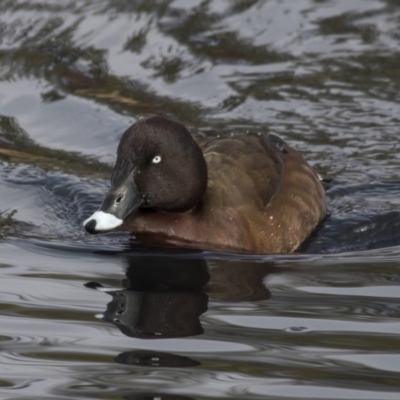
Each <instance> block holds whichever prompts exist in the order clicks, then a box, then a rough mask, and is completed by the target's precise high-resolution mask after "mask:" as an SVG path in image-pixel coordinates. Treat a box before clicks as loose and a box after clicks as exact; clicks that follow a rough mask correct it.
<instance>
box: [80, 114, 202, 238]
mask: <svg viewBox="0 0 400 400" xmlns="http://www.w3.org/2000/svg"><path fill="white" fill-rule="evenodd" d="M206 187H207V166H206V162H205V159H204V156H203V153H202V151H201V149H200V148H199V146H198V145H197V143H196V142H195V141H194V139H193V137H192V136H191V134H190V133H189V131H188V130H187V129H186V128H185V127H184V126H183V125H182V124H180V123H178V122H175V121H171V120H169V119H167V118H163V117H158V116H155V117H150V118H145V119H142V120H140V121H138V122H136V123H135V124H133V125H132V126H131V127H130V128H129V129H128V130H127V131H126V132H125V133H124V134H123V135H122V138H121V141H120V143H119V146H118V151H117V161H116V164H115V167H114V171H113V173H112V176H111V188H110V190H109V192H108V193H107V195H106V196H105V199H104V201H103V204H102V205H101V207H100V210H99V211H96V212H95V213H94V214H93V215H92V216H91V217H89V218H88V219H87V220H86V221H84V223H83V226H84V227H85V229H86V230H87V231H88V232H89V233H97V232H100V231H108V230H110V229H114V228H116V227H118V226H119V225H121V224H122V223H123V220H124V218H125V217H127V216H128V215H129V214H130V213H132V212H134V211H135V210H136V209H138V208H148V209H153V210H155V211H167V212H185V211H188V210H190V209H191V208H193V207H194V206H195V205H196V204H198V203H199V202H200V201H201V199H202V197H203V195H204V193H205V190H206Z"/></svg>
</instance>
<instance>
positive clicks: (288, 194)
mask: <svg viewBox="0 0 400 400" xmlns="http://www.w3.org/2000/svg"><path fill="white" fill-rule="evenodd" d="M203 153H204V157H205V159H206V162H207V167H208V188H207V193H206V196H205V198H204V200H203V202H202V206H201V207H202V211H201V213H200V218H201V219H202V221H206V225H207V227H204V228H203V232H204V233H205V234H204V236H203V235H198V238H200V236H202V239H201V240H207V236H208V237H210V235H209V234H210V232H213V233H212V234H211V236H212V240H213V243H214V244H215V245H220V247H221V248H223V247H225V248H232V249H235V248H236V249H237V250H238V251H249V252H254V253H287V252H293V251H294V250H296V249H297V248H298V247H299V246H300V244H301V243H302V242H303V241H304V240H305V239H306V238H307V237H308V236H309V235H310V234H311V232H312V231H313V230H314V229H315V227H316V226H317V225H318V223H319V222H320V221H321V220H322V218H323V217H324V216H325V214H326V200H325V193H324V189H323V188H322V185H321V184H320V182H319V179H318V177H317V175H316V174H315V173H314V171H313V170H312V169H311V168H310V166H309V165H308V164H307V162H306V161H305V160H304V158H303V157H302V156H301V154H300V153H298V152H297V151H296V150H294V149H292V148H290V147H289V146H288V145H287V144H286V143H285V142H283V141H282V140H281V139H279V138H278V137H277V136H275V135H268V134H253V133H248V134H245V135H239V134H238V135H232V136H231V137H228V138H225V139H220V140H214V141H211V142H210V143H208V144H203ZM207 241H208V240H207Z"/></svg>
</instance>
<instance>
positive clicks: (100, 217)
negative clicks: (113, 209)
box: [83, 211, 123, 231]
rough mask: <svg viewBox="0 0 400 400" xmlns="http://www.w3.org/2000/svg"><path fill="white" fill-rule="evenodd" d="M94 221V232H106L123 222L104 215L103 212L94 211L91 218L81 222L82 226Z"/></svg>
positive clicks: (106, 214) (107, 214)
mask: <svg viewBox="0 0 400 400" xmlns="http://www.w3.org/2000/svg"><path fill="white" fill-rule="evenodd" d="M92 220H94V221H96V226H95V228H94V230H96V231H108V230H110V229H114V228H116V227H117V226H120V225H121V224H122V222H123V220H122V219H119V218H117V217H116V216H115V215H112V214H109V213H105V212H103V211H96V212H95V213H94V214H93V215H92V216H91V217H89V218H88V219H87V220H85V221H84V222H83V226H86V224H87V223H88V222H90V221H92Z"/></svg>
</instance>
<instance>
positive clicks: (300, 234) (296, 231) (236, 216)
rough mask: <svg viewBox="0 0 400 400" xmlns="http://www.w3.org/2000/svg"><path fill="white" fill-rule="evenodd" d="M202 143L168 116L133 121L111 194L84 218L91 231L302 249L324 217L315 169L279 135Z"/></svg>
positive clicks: (235, 247)
mask: <svg viewBox="0 0 400 400" xmlns="http://www.w3.org/2000/svg"><path fill="white" fill-rule="evenodd" d="M203 142H204V143H202V144H201V147H200V146H199V145H198V144H197V143H196V142H195V141H194V139H193V138H192V136H191V135H190V133H189V131H188V130H187V129H186V128H185V127H184V126H183V125H181V124H179V123H177V122H174V121H171V120H168V119H166V118H162V117H150V118H147V119H143V120H141V121H139V122H137V123H135V124H134V125H133V126H131V127H130V128H129V129H128V130H127V131H126V132H125V133H124V135H123V136H122V139H121V143H120V145H119V147H118V158H117V162H116V165H115V168H114V172H113V174H112V177H111V189H110V192H109V193H108V194H107V196H106V198H105V200H104V202H103V205H102V206H101V209H100V211H97V212H95V213H94V214H93V215H92V216H91V217H90V218H88V219H87V220H86V221H85V222H84V225H85V228H86V230H87V231H88V232H91V233H95V232H99V231H106V230H111V229H117V230H126V231H130V232H133V233H135V234H140V233H147V234H151V235H152V236H153V239H156V240H159V241H167V242H171V243H181V244H182V243H187V244H189V245H191V246H195V247H198V248H203V249H204V248H208V249H225V250H230V251H237V252H251V253H278V252H292V251H294V250H296V249H297V248H298V247H299V246H300V244H301V243H302V242H303V241H304V240H305V239H306V238H307V237H308V236H309V235H310V233H311V232H312V231H313V230H314V228H315V227H316V226H317V224H318V223H319V222H320V221H321V219H322V218H323V217H324V216H325V213H326V201H325V194H324V190H323V188H322V186H321V184H320V182H319V180H318V178H317V176H316V174H315V173H314V172H313V171H312V169H311V168H310V167H309V165H308V164H307V162H306V161H305V160H304V159H303V157H302V156H301V155H300V154H299V153H298V152H297V151H295V150H293V149H292V148H291V147H289V146H288V145H287V144H286V143H285V142H283V141H282V140H281V139H279V138H278V137H276V136H274V135H268V134H261V133H246V134H232V135H231V136H230V137H227V138H214V139H213V140H208V141H207V140H204V141H203Z"/></svg>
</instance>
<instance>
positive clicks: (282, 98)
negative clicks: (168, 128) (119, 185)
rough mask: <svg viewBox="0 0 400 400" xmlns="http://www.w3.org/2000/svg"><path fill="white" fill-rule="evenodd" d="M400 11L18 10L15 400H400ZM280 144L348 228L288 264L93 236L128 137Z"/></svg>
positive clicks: (12, 148) (4, 120) (366, 6)
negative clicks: (154, 120) (168, 135)
mask: <svg viewBox="0 0 400 400" xmlns="http://www.w3.org/2000/svg"><path fill="white" fill-rule="evenodd" d="M399 29H400V4H399V3H398V2H397V1H393V0H352V1H346V0H318V1H317V0H314V1H313V0H296V1H292V0H279V1H275V0H264V1H261V0H234V1H228V0H215V1H188V0H185V1H182V0H175V1H173V0H164V1H162V0H152V1H131V2H126V1H115V0H113V1H110V0H109V1H106V0H101V1H99V0H96V1H94V0H78V1H68V0H66V1H63V2H60V1H56V0H53V1H40V0H35V1H26V0H25V1H23V0H13V1H11V0H10V1H0V271H1V279H0V321H1V324H0V325H1V328H0V343H1V344H0V371H1V373H0V395H1V397H2V398H4V399H64V398H65V399H67V398H75V399H131V400H132V399H135V400H139V399H140V400H144V399H146V400H147V399H153V400H155V399H161V400H180V399H182V400H183V399H192V400H193V399H195V400H197V399H199V400H200V399H217V398H224V399H277V398H278V399H363V400H365V399H374V400H376V399H394V400H397V399H399V398H400V295H399V293H400V290H399V289H400V263H399V256H400V230H399V226H400V179H399V173H398V171H399V166H400V165H399V164H400V158H399V155H398V153H399V151H398V150H399V147H400V145H399V140H398V137H399V135H398V127H399V115H400V94H399V93H400V72H399V62H400V36H399ZM154 113H159V114H162V115H165V116H168V117H171V118H174V119H177V120H180V121H181V122H182V123H184V124H185V125H187V126H188V127H189V128H190V129H191V130H193V131H197V130H201V131H207V130H219V131H220V132H221V134H226V133H228V132H230V131H231V130H240V129H243V130H246V129H252V130H264V131H269V132H272V133H275V134H278V135H279V136H280V137H282V138H283V139H284V140H286V141H287V142H288V143H290V144H291V145H292V146H294V147H296V148H298V149H299V150H301V151H302V153H303V154H304V155H305V157H306V158H307V160H309V162H310V163H311V164H312V166H313V167H314V168H315V169H316V170H317V172H318V173H320V174H321V175H322V176H324V177H325V178H326V190H327V197H328V202H329V216H328V218H327V219H326V221H324V223H323V224H322V226H321V227H320V229H319V230H318V231H317V232H316V233H315V234H314V235H313V236H312V237H311V238H310V240H309V241H308V242H307V243H306V244H305V245H304V246H303V248H302V249H301V252H299V253H298V254H294V255H286V256H283V255H282V256H268V255H266V256H246V257H245V256H239V255H232V254H221V253H209V252H201V251H188V250H184V249H171V248H155V247H149V246H148V245H146V244H144V243H138V242H135V241H133V240H132V238H130V237H129V235H125V234H119V235H115V234H113V235H103V236H95V237H90V236H88V235H86V234H85V233H84V232H83V230H82V226H81V223H82V221H83V220H84V219H85V218H87V217H88V216H89V215H90V214H91V213H92V212H93V211H94V210H96V209H97V207H98V206H99V205H100V203H101V200H102V196H103V194H104V192H105V191H106V190H107V187H108V179H109V176H110V172H111V169H112V164H113V162H114V161H115V151H116V147H117V144H118V141H119V138H120V136H121V134H122V132H123V131H124V130H125V129H126V128H127V127H128V126H129V125H130V124H131V123H133V122H134V121H136V120H137V119H139V118H141V117H143V116H147V115H150V114H154Z"/></svg>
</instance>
